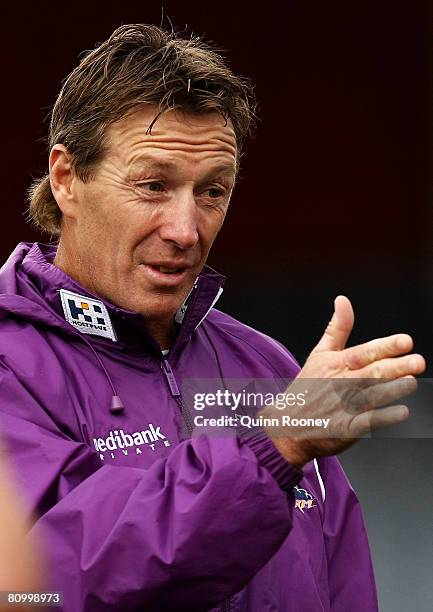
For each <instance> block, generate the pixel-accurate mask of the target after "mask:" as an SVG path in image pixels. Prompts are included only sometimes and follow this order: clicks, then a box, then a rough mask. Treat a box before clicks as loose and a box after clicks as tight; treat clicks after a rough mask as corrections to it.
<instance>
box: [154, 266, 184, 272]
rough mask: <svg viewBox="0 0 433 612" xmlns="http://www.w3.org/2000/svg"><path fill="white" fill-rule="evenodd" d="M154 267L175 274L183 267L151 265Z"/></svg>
mask: <svg viewBox="0 0 433 612" xmlns="http://www.w3.org/2000/svg"><path fill="white" fill-rule="evenodd" d="M152 267H153V268H156V269H157V270H158V271H159V272H164V274H176V273H177V272H181V271H182V270H183V269H184V268H168V267H166V266H152Z"/></svg>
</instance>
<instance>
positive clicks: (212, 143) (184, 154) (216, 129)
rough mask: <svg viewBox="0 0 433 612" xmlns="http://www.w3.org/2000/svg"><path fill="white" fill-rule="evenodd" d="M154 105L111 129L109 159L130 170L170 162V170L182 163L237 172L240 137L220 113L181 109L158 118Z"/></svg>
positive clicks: (127, 117)
mask: <svg viewBox="0 0 433 612" xmlns="http://www.w3.org/2000/svg"><path fill="white" fill-rule="evenodd" d="M157 112H158V111H157V109H156V107H154V106H144V107H141V108H139V109H138V110H136V111H135V112H134V113H133V114H130V115H128V116H126V117H123V118H122V119H120V120H119V121H117V122H115V123H113V124H112V125H110V126H109V128H108V130H107V136H108V156H110V157H111V156H114V157H115V158H117V162H118V163H120V164H122V165H125V166H127V167H128V168H131V167H134V166H136V165H140V164H142V163H144V162H145V161H146V159H149V160H150V161H151V160H152V159H157V160H158V161H161V162H163V161H166V162H167V167H169V166H170V163H171V164H175V163H181V162H191V161H192V162H194V163H200V164H204V165H209V164H214V163H215V164H224V165H226V166H229V165H232V166H233V169H234V170H236V155H237V147H236V136H235V132H234V129H233V126H232V124H231V122H230V121H228V122H227V123H226V122H225V120H224V119H223V117H222V116H221V115H220V114H219V113H216V112H212V113H206V114H202V115H196V114H189V113H185V112H183V111H181V110H170V111H167V112H164V113H163V114H162V115H161V116H159V117H158V119H157V120H156V121H155V123H154V124H153V125H152V128H151V130H149V127H150V125H151V124H152V122H153V121H154V119H155V117H156V115H157Z"/></svg>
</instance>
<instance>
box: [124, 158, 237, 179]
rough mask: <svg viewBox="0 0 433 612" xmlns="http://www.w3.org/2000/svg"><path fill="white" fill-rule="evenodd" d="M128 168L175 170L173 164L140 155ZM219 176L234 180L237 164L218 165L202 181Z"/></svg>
mask: <svg viewBox="0 0 433 612" xmlns="http://www.w3.org/2000/svg"><path fill="white" fill-rule="evenodd" d="M130 168H144V169H149V170H160V171H164V170H165V171H170V170H176V168H177V165H176V163H175V162H172V161H168V160H161V159H152V158H151V157H148V156H146V155H141V156H140V157H137V159H135V160H134V161H133V162H132V164H131V165H130ZM221 175H230V176H231V177H233V179H235V178H236V175H237V164H230V163H229V164H220V165H219V166H216V167H215V168H212V169H211V170H209V172H208V173H207V174H206V176H205V177H204V180H207V179H208V178H209V176H221Z"/></svg>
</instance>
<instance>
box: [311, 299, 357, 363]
mask: <svg viewBox="0 0 433 612" xmlns="http://www.w3.org/2000/svg"><path fill="white" fill-rule="evenodd" d="M354 322H355V315H354V314H353V308H352V304H351V303H350V300H349V299H348V298H347V297H345V296H344V295H339V296H338V297H336V298H335V301H334V314H333V315H332V319H331V320H330V322H329V323H328V326H327V328H326V329H325V333H324V334H323V336H322V337H321V339H320V340H319V343H318V344H317V345H316V347H315V348H314V350H313V352H314V351H342V350H343V349H344V347H345V346H346V342H347V340H348V339H349V336H350V333H351V331H352V328H353V324H354Z"/></svg>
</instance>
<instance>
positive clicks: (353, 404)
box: [341, 376, 418, 415]
mask: <svg viewBox="0 0 433 612" xmlns="http://www.w3.org/2000/svg"><path fill="white" fill-rule="evenodd" d="M365 382H367V381H365ZM417 387H418V383H417V380H416V378H414V377H413V376H405V377H404V378H398V379H397V380H391V381H387V382H384V383H379V384H372V385H371V386H369V387H366V388H363V389H359V390H358V389H351V388H350V386H349V387H348V388H347V389H346V390H344V389H342V391H343V393H341V395H342V400H343V402H344V410H345V411H347V412H348V413H350V414H353V415H356V414H360V413H361V412H367V411H368V410H371V409H373V408H379V407H381V406H386V405H388V404H391V403H393V402H397V401H399V400H400V399H401V398H402V397H405V396H406V395H410V394H411V393H414V392H415V391H416V390H417Z"/></svg>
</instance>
